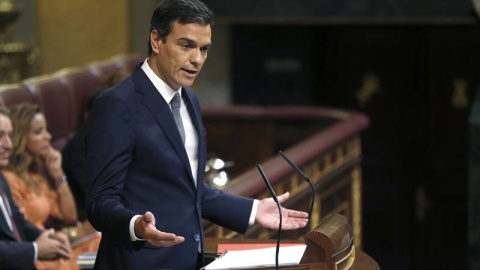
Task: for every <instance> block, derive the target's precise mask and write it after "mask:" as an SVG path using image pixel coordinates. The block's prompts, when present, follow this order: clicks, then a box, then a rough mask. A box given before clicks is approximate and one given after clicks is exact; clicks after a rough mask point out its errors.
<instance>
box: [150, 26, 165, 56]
mask: <svg viewBox="0 0 480 270" xmlns="http://www.w3.org/2000/svg"><path fill="white" fill-rule="evenodd" d="M160 43H162V44H163V40H162V37H160V36H159V35H158V32H157V30H155V29H153V30H152V31H151V32H150V45H151V46H152V51H153V52H155V53H158V49H159V48H160V46H161V45H160Z"/></svg>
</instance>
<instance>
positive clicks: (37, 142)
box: [27, 113, 52, 156]
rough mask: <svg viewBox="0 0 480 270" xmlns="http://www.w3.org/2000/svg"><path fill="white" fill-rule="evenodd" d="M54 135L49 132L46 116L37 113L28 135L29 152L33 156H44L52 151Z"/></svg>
mask: <svg viewBox="0 0 480 270" xmlns="http://www.w3.org/2000/svg"><path fill="white" fill-rule="evenodd" d="M51 140H52V135H51V134H50V132H48V130H47V121H46V120H45V116H43V114H41V113H37V114H36V115H35V116H34V117H33V119H32V122H31V123H30V130H29V132H28V135H27V152H28V153H30V154H31V155H32V156H44V155H46V154H47V153H48V151H49V150H50V147H51V146H50V141H51Z"/></svg>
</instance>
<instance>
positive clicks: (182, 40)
mask: <svg viewBox="0 0 480 270" xmlns="http://www.w3.org/2000/svg"><path fill="white" fill-rule="evenodd" d="M178 41H179V42H187V43H189V44H193V45H197V42H196V41H195V40H193V39H191V38H187V37H181V38H179V39H178ZM210 46H212V43H211V42H210V43H208V44H205V45H203V46H202V47H210Z"/></svg>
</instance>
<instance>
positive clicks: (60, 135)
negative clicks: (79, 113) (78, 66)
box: [23, 76, 74, 148]
mask: <svg viewBox="0 0 480 270" xmlns="http://www.w3.org/2000/svg"><path fill="white" fill-rule="evenodd" d="M23 85H24V86H25V87H26V88H27V89H28V90H29V91H30V92H32V93H34V94H35V96H37V97H38V101H39V102H38V104H39V105H40V108H41V109H42V111H43V113H44V115H45V118H46V119H47V123H48V129H49V131H50V133H51V134H52V137H53V138H52V144H53V145H54V146H55V147H58V148H62V147H63V146H64V145H65V144H66V143H67V141H68V139H69V136H70V135H71V134H72V133H73V131H72V129H70V125H71V123H70V120H71V119H72V118H73V110H72V108H74V101H73V96H71V94H70V92H69V91H68V88H67V86H66V84H65V83H62V80H61V79H60V78H59V77H56V76H42V77H35V78H32V79H28V80H26V81H24V82H23Z"/></svg>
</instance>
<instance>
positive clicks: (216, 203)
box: [86, 0, 308, 270]
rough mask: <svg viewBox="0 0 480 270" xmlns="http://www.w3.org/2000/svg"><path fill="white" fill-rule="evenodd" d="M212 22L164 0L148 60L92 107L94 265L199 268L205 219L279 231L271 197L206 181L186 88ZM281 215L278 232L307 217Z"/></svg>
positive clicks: (195, 4)
mask: <svg viewBox="0 0 480 270" xmlns="http://www.w3.org/2000/svg"><path fill="white" fill-rule="evenodd" d="M212 22H213V13H212V12H211V11H210V10H209V9H208V8H207V7H206V6H205V5H204V4H203V3H202V2H200V1H199V0H164V1H163V2H162V3H161V4H160V5H159V6H157V8H156V9H155V11H154V13H153V16H152V19H151V21H150V23H151V25H150V40H149V57H148V59H147V60H146V61H145V62H143V63H140V64H139V65H138V66H137V68H136V69H135V71H134V72H133V73H132V75H131V76H130V77H128V78H127V79H125V80H124V81H122V82H121V83H120V84H118V85H117V86H114V87H113V88H111V89H109V90H107V91H106V92H104V93H103V94H102V95H101V96H100V97H99V98H98V99H97V100H96V102H95V104H94V105H93V108H92V110H91V111H90V114H89V118H88V120H87V124H86V144H87V179H88V181H89V192H88V195H87V214H88V217H89V220H90V222H91V223H92V225H93V226H94V227H95V228H96V229H97V230H99V231H101V232H102V241H101V243H100V248H99V251H98V255H97V259H96V262H95V269H165V268H168V269H188V270H192V269H195V268H198V267H200V266H201V261H202V256H203V229H202V222H201V219H202V218H205V219H207V220H210V221H212V222H214V223H216V224H218V225H220V226H224V227H227V228H230V229H232V230H235V231H238V232H241V233H244V232H245V231H246V229H247V228H248V226H249V225H252V224H254V223H258V224H260V225H262V226H263V227H266V228H278V222H279V215H278V210H277V207H276V204H275V202H274V201H273V199H272V198H269V199H265V200H260V201H257V200H252V199H249V198H244V197H239V196H234V195H231V194H228V193H225V192H222V191H220V190H217V189H213V188H211V187H209V186H208V185H206V184H205V183H204V181H203V179H204V168H205V163H206V132H205V129H204V127H203V124H202V120H201V115H200V106H199V102H198V99H197V96H196V95H195V94H194V92H193V91H192V90H191V89H190V88H189V87H190V86H191V85H192V83H193V81H194V80H195V78H196V77H197V76H198V74H199V73H200V70H201V69H202V66H203V64H204V62H205V60H206V59H207V53H208V50H209V48H210V46H211V28H210V25H211V24H212ZM287 198H288V193H286V194H283V195H281V196H279V201H280V202H284V201H285V200H287ZM283 217H284V219H283V228H284V229H287V230H288V229H298V228H301V227H304V226H305V225H306V223H307V217H308V214H307V213H305V212H298V211H293V210H289V209H283Z"/></svg>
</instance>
